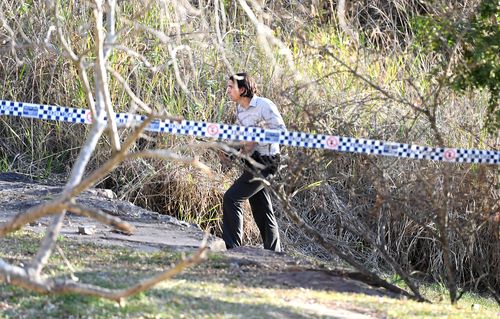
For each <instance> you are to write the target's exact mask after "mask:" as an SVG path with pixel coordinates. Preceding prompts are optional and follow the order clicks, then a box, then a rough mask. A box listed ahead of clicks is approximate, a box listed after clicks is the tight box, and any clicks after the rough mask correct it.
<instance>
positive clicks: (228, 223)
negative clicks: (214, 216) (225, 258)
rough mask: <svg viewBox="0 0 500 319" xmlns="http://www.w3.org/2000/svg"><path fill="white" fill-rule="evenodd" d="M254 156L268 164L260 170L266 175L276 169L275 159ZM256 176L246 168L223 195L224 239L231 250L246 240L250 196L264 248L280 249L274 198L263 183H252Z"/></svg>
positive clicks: (262, 162) (260, 161) (258, 160)
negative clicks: (245, 209) (246, 207)
mask: <svg viewBox="0 0 500 319" xmlns="http://www.w3.org/2000/svg"><path fill="white" fill-rule="evenodd" d="M252 158H253V159H255V160H256V161H257V162H259V163H261V164H264V165H266V166H267V167H266V169H264V170H262V171H261V174H262V175H263V176H264V177H267V176H268V175H269V174H272V173H274V172H275V171H276V166H277V163H276V162H277V160H276V159H274V158H268V157H261V156H259V155H258V154H257V155H255V154H254V155H253V156H252ZM254 177H255V176H254V174H253V173H252V172H251V170H245V171H244V172H243V174H242V175H241V176H240V177H239V178H238V179H237V180H236V181H235V182H234V184H233V185H232V186H231V187H230V188H229V189H228V190H227V191H226V193H225V194H224V200H223V205H222V209H223V225H222V238H223V239H224V241H225V243H226V247H227V248H228V249H230V248H234V247H237V246H241V242H242V239H243V202H244V201H245V200H247V199H248V200H249V202H250V207H251V208H252V214H253V218H254V219H255V223H256V224H257V227H258V228H259V231H260V235H261V237H262V241H263V242H264V249H269V250H274V251H281V245H280V237H279V232H278V223H277V222H276V218H275V216H274V211H273V206H272V202H271V197H270V195H269V192H268V190H267V189H266V188H265V187H264V185H263V184H262V182H259V181H252V182H251V180H252V179H253V178H254Z"/></svg>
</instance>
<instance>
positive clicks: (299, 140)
mask: <svg viewBox="0 0 500 319" xmlns="http://www.w3.org/2000/svg"><path fill="white" fill-rule="evenodd" d="M0 115H10V116H17V117H28V118H36V119H44V120H55V121H62V122H72V123H84V124H91V123H92V115H91V113H90V110H85V109H76V108H70V107H62V106H53V105H43V104H32V103H22V102H12V101H4V100H0ZM144 119H145V116H143V115H134V114H127V113H117V114H116V121H117V123H118V124H119V125H124V124H130V123H133V122H134V121H136V122H137V121H142V120H144ZM146 130H148V131H153V132H160V133H169V134H176V135H191V136H198V137H207V138H216V139H227V140H234V141H253V142H259V143H279V144H282V145H288V146H297V147H304V148H320V149H327V150H334V151H339V152H351V153H361V154H374V155H383V156H394V157H401V158H411V159H426V160H433V161H443V162H454V163H482V164H494V165H498V164H500V151H493V150H478V149H463V148H435V147H427V146H419V145H411V144H404V143H394V142H387V141H379V140H370V139H359V138H353V137H344V136H334V135H323V134H310V133H304V132H294V131H278V130H269V129H263V128H258V127H244V126H237V125H228V124H217V123H207V122H196V121H187V120H183V121H179V122H175V121H170V120H154V121H153V122H151V123H150V125H149V126H148V127H147V128H146Z"/></svg>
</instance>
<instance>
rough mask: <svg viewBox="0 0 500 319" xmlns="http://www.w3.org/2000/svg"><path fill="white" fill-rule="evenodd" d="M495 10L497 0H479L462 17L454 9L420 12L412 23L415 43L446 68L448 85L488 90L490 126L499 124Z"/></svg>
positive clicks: (499, 46) (499, 40)
mask: <svg viewBox="0 0 500 319" xmlns="http://www.w3.org/2000/svg"><path fill="white" fill-rule="evenodd" d="M499 14H500V4H499V2H498V1H497V0H482V1H481V3H480V4H479V6H478V9H477V10H476V11H475V12H473V13H472V14H470V15H465V17H464V16H462V12H458V11H454V12H448V13H447V14H443V13H439V14H435V15H429V16H420V17H418V18H416V19H415V23H414V31H415V33H416V40H417V41H416V45H417V46H419V47H421V48H422V49H423V51H424V52H426V53H429V52H434V53H435V54H436V55H437V56H438V57H439V58H440V59H441V62H442V63H441V64H439V65H438V68H439V70H440V71H447V73H446V74H444V76H445V77H446V80H447V82H448V85H449V86H450V87H451V88H453V89H455V90H457V91H462V92H463V91H465V90H468V89H471V88H474V89H488V90H489V93H490V98H489V103H488V104H489V105H488V118H487V126H488V127H489V129H490V130H493V129H498V128H499V127H500V108H499V107H498V104H499V95H500V55H499V54H498V52H500V28H499V21H500V15H499ZM450 15H451V17H450ZM455 53H458V55H459V58H458V59H455V57H454V54H455ZM448 67H449V70H446V68H448Z"/></svg>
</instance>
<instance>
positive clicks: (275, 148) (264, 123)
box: [237, 95, 286, 156]
mask: <svg viewBox="0 0 500 319" xmlns="http://www.w3.org/2000/svg"><path fill="white" fill-rule="evenodd" d="M237 122H238V125H241V126H252V127H261V128H265V129H273V130H282V131H285V130H286V126H285V122H284V121H283V117H282V116H281V114H280V112H279V111H278V107H277V106H276V104H274V103H273V102H272V101H271V100H269V99H267V98H263V97H260V96H256V95H254V96H253V98H252V100H251V101H250V105H249V107H248V108H247V109H245V108H243V107H242V106H241V105H239V104H238V106H237ZM255 151H257V152H259V153H260V154H261V155H266V156H270V155H276V154H279V152H280V147H279V144H278V143H270V144H267V143H266V144H264V143H259V144H258V145H257V146H256V147H255Z"/></svg>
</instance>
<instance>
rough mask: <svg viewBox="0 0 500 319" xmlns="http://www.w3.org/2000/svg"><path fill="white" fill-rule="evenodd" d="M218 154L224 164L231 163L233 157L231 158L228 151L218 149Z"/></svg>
mask: <svg viewBox="0 0 500 319" xmlns="http://www.w3.org/2000/svg"><path fill="white" fill-rule="evenodd" d="M217 156H218V157H219V160H220V161H221V163H222V165H225V166H227V165H229V164H230V163H231V159H230V158H229V155H228V154H227V153H226V152H223V151H220V150H219V151H217Z"/></svg>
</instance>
